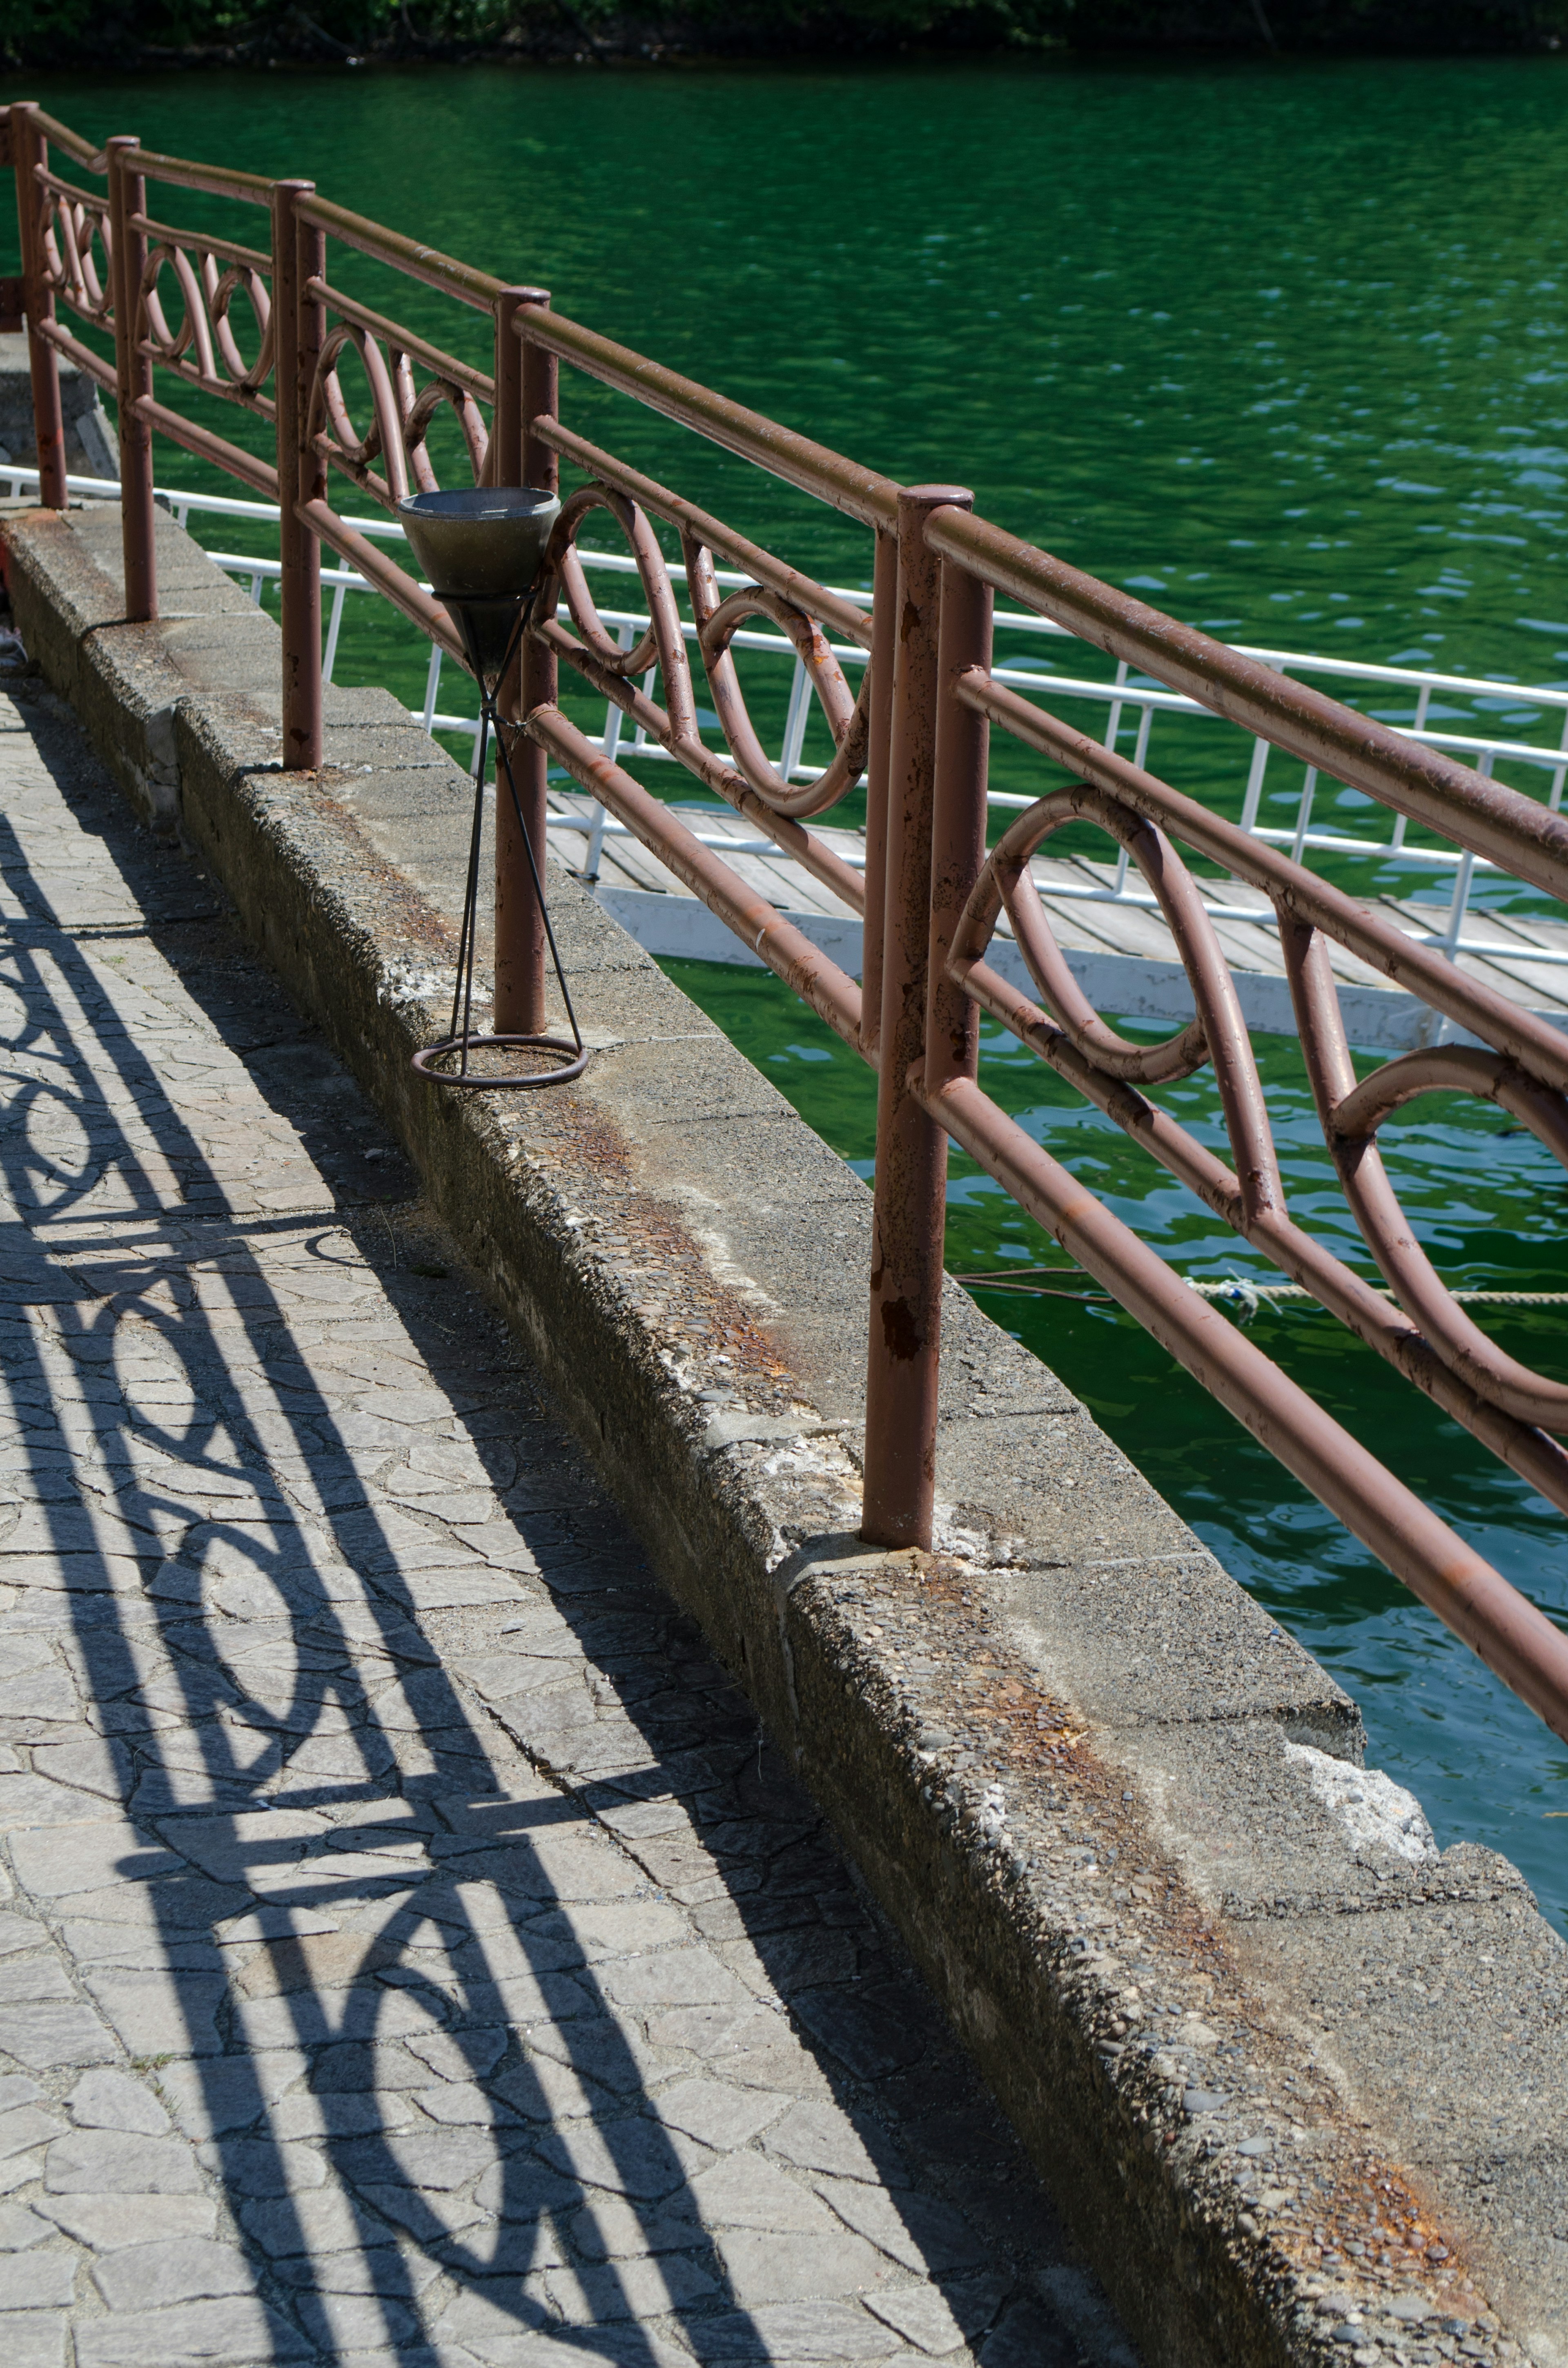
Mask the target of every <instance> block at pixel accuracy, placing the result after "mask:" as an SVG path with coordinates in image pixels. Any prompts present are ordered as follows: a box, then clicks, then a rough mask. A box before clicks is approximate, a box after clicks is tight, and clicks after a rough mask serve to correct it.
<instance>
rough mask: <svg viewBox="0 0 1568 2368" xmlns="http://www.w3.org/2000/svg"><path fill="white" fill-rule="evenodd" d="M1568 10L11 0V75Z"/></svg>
mask: <svg viewBox="0 0 1568 2368" xmlns="http://www.w3.org/2000/svg"><path fill="white" fill-rule="evenodd" d="M1565 23H1568V0H674V5H672V6H661V5H660V0H0V52H3V53H4V55H5V56H6V59H7V60H8V61H9V62H10V63H12V64H13V65H19V64H28V65H40V66H42V65H67V64H91V65H94V66H97V67H99V68H102V67H104V66H110V67H112V66H115V65H122V66H127V67H134V66H152V65H158V64H165V63H171V62H175V61H182V62H188V63H192V64H196V63H202V62H204V61H210V62H212V63H217V62H220V61H223V62H232V63H257V64H260V63H267V62H271V61H279V62H288V61H290V60H293V61H298V62H300V63H317V64H321V63H327V62H329V61H332V60H337V61H340V62H347V60H348V59H350V58H353V59H355V60H370V59H384V60H387V61H389V62H395V61H397V60H400V59H402V60H415V59H420V58H423V59H439V58H460V57H474V56H483V55H492V56H496V55H498V56H506V55H511V56H517V57H540V58H552V57H553V58H579V57H585V58H605V59H608V58H614V57H634V56H643V57H647V56H653V57H659V56H677V55H687V56H690V55H701V54H704V53H706V54H710V55H719V56H737V55H752V56H767V55H775V56H783V55H788V54H791V53H797V54H804V53H811V52H815V53H818V54H822V53H834V52H837V53H839V54H856V53H859V54H864V55H871V54H876V53H879V52H881V53H887V52H896V51H901V50H910V49H930V48H937V49H966V50H971V51H972V50H994V49H1001V48H1018V47H1027V48H1068V49H1072V50H1075V51H1083V52H1090V53H1093V52H1095V51H1106V52H1109V51H1131V52H1136V51H1159V50H1165V51H1187V52H1194V51H1196V52H1203V51H1220V50H1232V51H1238V50H1240V51H1244V50H1252V51H1257V50H1261V49H1263V48H1265V47H1268V48H1276V47H1277V48H1278V49H1279V50H1281V51H1291V52H1301V51H1354V50H1381V51H1401V50H1403V51H1423V50H1425V51H1441V50H1449V51H1452V50H1505V49H1530V48H1539V47H1542V46H1545V45H1548V44H1550V45H1552V46H1555V42H1556V38H1557V35H1558V33H1559V31H1560V30H1561V29H1562V28H1563V26H1564V24H1565Z"/></svg>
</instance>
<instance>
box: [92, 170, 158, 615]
mask: <svg viewBox="0 0 1568 2368" xmlns="http://www.w3.org/2000/svg"><path fill="white" fill-rule="evenodd" d="M139 145H140V142H138V141H137V140H136V139H135V138H133V137H131V136H128V135H125V134H120V135H118V136H117V137H116V138H114V139H113V140H109V141H107V142H105V146H106V148H107V149H108V202H109V236H110V238H111V240H112V242H113V245H114V360H115V401H116V408H117V409H118V411H119V517H120V532H121V536H122V539H123V542H124V548H125V613H126V616H127V618H128V619H129V620H131V622H133V623H134V622H135V621H137V620H140V619H143V618H147V617H155V616H156V615H157V613H158V571H157V562H156V559H155V557H154V555H153V431H152V429H151V427H149V426H148V424H147V422H146V421H145V420H144V419H142V418H140V417H139V416H138V415H137V412H136V408H135V406H136V404H137V402H138V400H139V398H140V397H141V396H142V395H144V394H149V393H151V392H152V385H153V366H152V364H151V363H150V362H149V361H148V360H147V359H146V358H145V356H144V355H142V354H140V353H138V351H137V349H136V346H137V339H136V314H137V311H138V308H139V306H140V303H141V298H142V273H143V272H144V271H145V269H146V268H147V239H146V233H144V232H142V231H136V230H132V229H131V217H132V216H133V215H135V214H140V213H142V212H144V211H146V198H147V184H146V181H145V179H144V178H143V177H142V175H141V174H140V173H138V172H137V171H135V170H134V168H133V166H132V165H131V158H132V156H133V155H134V154H135V152H136V149H137V148H138V146H139Z"/></svg>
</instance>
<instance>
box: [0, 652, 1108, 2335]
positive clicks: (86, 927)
mask: <svg viewBox="0 0 1568 2368" xmlns="http://www.w3.org/2000/svg"><path fill="white" fill-rule="evenodd" d="M0 805H3V809H4V812H3V816H0V920H4V922H5V923H6V951H5V955H4V960H3V965H0V1007H3V1020H4V1051H3V1053H0V1098H3V1102H4V1121H3V1142H4V1167H3V1178H0V1192H3V1198H0V1355H3V1360H4V1365H3V1370H4V1373H5V1377H6V1394H5V1397H4V1401H3V1403H0V1834H3V1837H4V1843H5V1853H6V1855H5V1866H4V1871H3V1872H0V1886H3V1892H4V1896H3V1898H0V2254H3V2255H4V2260H3V2261H0V2342H3V2343H4V2345H5V2348H6V2357H7V2361H8V2362H9V2363H12V2368H32V2363H35V2362H36V2363H38V2368H56V2363H60V2368H63V2363H65V2362H69V2361H71V2360H74V2362H76V2368H142V2363H147V2368H180V2364H181V2363H185V2362H202V2363H204V2368H244V2363H248V2362H260V2361H268V2362H309V2361H312V2360H334V2361H345V2362H354V2363H358V2364H359V2368H371V2363H379V2362H383V2361H384V2362H392V2361H396V2362H401V2363H406V2368H423V2363H426V2362H429V2363H432V2368H434V2363H441V2368H448V2363H450V2368H473V2363H480V2362H483V2363H486V2364H487V2368H492V2364H493V2368H534V2363H536V2362H540V2363H542V2362H546V2361H548V2362H550V2363H551V2368H555V2363H556V2362H561V2361H562V2360H565V2359H568V2358H570V2359H575V2360H579V2361H588V2362H595V2361H604V2362H616V2363H618V2368H619V2363H623V2362H624V2363H626V2368H689V2363H691V2362H702V2363H703V2364H704V2368H728V2363H732V2362H733V2363H736V2368H739V2363H743V2362H744V2363H748V2368H749V2363H754V2362H767V2361H778V2362H791V2363H811V2362H821V2363H827V2362H867V2363H869V2368H893V2363H898V2368H913V2364H914V2363H915V2362H924V2361H931V2360H937V2361H941V2362H950V2363H952V2368H964V2364H965V2363H968V2362H974V2361H978V2362H981V2363H983V2368H1015V2363H1023V2362H1028V2363H1030V2368H1056V2363H1061V2368H1068V2363H1090V2362H1092V2363H1096V2368H1131V2362H1132V2360H1133V2354H1132V2352H1131V2348H1130V2347H1129V2345H1128V2344H1127V2342H1126V2340H1125V2339H1124V2338H1123V2337H1122V2335H1121V2334H1120V2333H1119V2329H1118V2328H1117V2326H1116V2324H1115V2322H1114V2320H1113V2319H1112V2317H1111V2315H1110V2313H1109V2311H1108V2309H1107V2307H1106V2305H1105V2304H1104V2302H1103V2300H1102V2298H1101V2297H1100V2296H1099V2294H1098V2293H1097V2290H1096V2288H1095V2286H1094V2285H1093V2283H1092V2282H1091V2281H1090V2280H1089V2278H1088V2277H1087V2276H1086V2275H1085V2273H1084V2272H1083V2271H1081V2270H1079V2269H1077V2268H1075V2267H1074V2265H1073V2263H1072V2262H1071V2260H1069V2259H1068V2257H1067V2254H1066V2251H1065V2248H1064V2246H1063V2242H1062V2236H1061V2233H1060V2230H1059V2227H1058V2225H1057V2222H1056V2220H1055V2217H1054V2214H1053V2213H1052V2210H1051V2206H1050V2204H1049V2203H1048V2202H1047V2200H1046V2198H1045V2197H1044V2195H1043V2193H1042V2192H1041V2190H1040V2187H1039V2185H1038V2183H1037V2181H1036V2180H1035V2179H1034V2177H1033V2175H1032V2173H1031V2172H1030V2170H1029V2169H1028V2166H1027V2165H1026V2163H1025V2162H1024V2160H1023V2158H1022V2157H1021V2154H1020V2152H1019V2150H1018V2147H1017V2141H1016V2140H1015V2139H1014V2138H1013V2136H1012V2135H1011V2133H1010V2131H1009V2130H1008V2128H1007V2126H1006V2123H1005V2122H1003V2120H1002V2119H1001V2117H1000V2115H999V2114H998V2113H997V2112H996V2110H995V2108H994V2106H993V2105H992V2103H991V2102H990V2101H989V2100H988V2099H987V2098H986V2097H985V2095H984V2093H983V2091H982V2090H981V2089H980V2088H979V2086H978V2084H977V2082H976V2080H975V2078H974V2077H973V2075H972V2073H971V2071H970V2069H969V2068H968V2066H967V2065H966V2064H965V2062H964V2061H963V2059H962V2058H961V2056H960V2055H959V2053H958V2052H957V2050H956V2048H955V2046H954V2044H953V2043H952V2041H951V2039H950V2038H949V2035H948V2033H947V2032H946V2029H945V2026H944V2025H943V2023H942V2021H941V2019H940V2017H939V2016H938V2014H937V2011H936V2009H935V2008H934V2007H933V2005H932V2003H931V2001H930V1999H929V1998H928V1996H927V1995H926V1992H925V1991H924V1990H923V1988H922V1987H921V1986H920V1985H919V1983H918V1982H917V1980H916V1979H915V1976H914V1975H913V1974H912V1972H911V1970H910V1968H909V1966H908V1964H907V1962H906V1961H905V1959H904V1958H903V1953H902V1951H901V1949H900V1948H899V1946H898V1944H897V1943H896V1941H894V1940H893V1939H892V1937H891V1935H890V1933H889V1930H887V1928H886V1927H885V1926H884V1925H883V1924H882V1923H881V1920H880V1919H879V1918H877V1916H876V1915H875V1914H874V1913H873V1912H872V1911H871V1909H870V1908H869V1907H868V1905H867V1902H866V1899H865V1896H864V1895H863V1893H862V1891H861V1890H860V1889H859V1888H858V1886H857V1885H856V1884H855V1883H853V1882H852V1881H851V1880H850V1878H849V1876H848V1874H847V1873H846V1868H845V1866H844V1863H843V1861H841V1860H840V1858H839V1857H838V1855H837V1854H836V1852H835V1849H834V1847H833V1845H832V1843H831V1841H830V1839H828V1837H827V1836H826V1834H825V1833H824V1828H823V1825H822V1822H821V1819H820V1817H819V1816H818V1814H817V1813H816V1812H815V1810H814V1809H813V1808H812V1804H811V1803H810V1802H809V1801H808V1800H807V1799H806V1798H805V1796H804V1795H803V1794H802V1793H801V1792H800V1790H799V1789H798V1788H797V1786H796V1785H795V1783H794V1782H793V1781H792V1779H791V1777H790V1774H789V1772H788V1770H786V1769H785V1767H784V1766H783V1764H782V1763H781V1762H780V1760H779V1759H778V1757H777V1755H776V1754H775V1752H774V1751H773V1749H772V1748H771V1747H770V1746H768V1745H767V1743H765V1742H764V1741H763V1739H762V1738H761V1736H760V1735H759V1731H758V1728H757V1725H756V1717H755V1714H754V1713H753V1712H752V1711H751V1709H750V1707H749V1706H748V1704H747V1702H745V1700H744V1696H743V1695H742V1694H741V1693H740V1692H739V1691H737V1690H736V1689H735V1687H734V1686H733V1684H732V1683H731V1682H730V1681H729V1680H728V1679H727V1678H726V1677H725V1676H724V1674H723V1673H722V1671H721V1670H720V1669H719V1668H717V1667H716V1665H715V1664H714V1663H713V1661H712V1660H711V1658H710V1655H709V1653H708V1651H707V1649H706V1647H705V1646H704V1645H703V1643H702V1641H701V1639H700V1637H699V1634H698V1633H697V1632H696V1630H695V1629H694V1628H693V1627H692V1625H691V1624H690V1622H688V1621H687V1620H686V1619H685V1618H683V1617H682V1616H681V1615H680V1614H679V1613H678V1612H677V1611H676V1610H675V1608H674V1607H673V1605H672V1604H671V1603H670V1602H669V1600H667V1599H666V1598H665V1596H664V1595H663V1594H662V1593H661V1592H660V1590H659V1589H658V1588H657V1587H656V1585H655V1584H654V1582H653V1578H652V1577H651V1575H650V1573H649V1570H648V1568H647V1565H646V1563H645V1561H644V1558H643V1555H642V1552H641V1550H640V1548H639V1546H638V1544H637V1543H636V1541H635V1540H634V1539H633V1538H632V1537H631V1535H630V1534H629V1533H628V1532H627V1531H626V1530H625V1529H624V1528H623V1527H622V1526H621V1524H620V1522H619V1519H618V1517H617V1516H616V1514H615V1512H614V1510H613V1508H610V1507H609V1506H608V1504H607V1503H606V1502H605V1500H604V1499H603V1498H602V1497H601V1496H600V1495H599V1493H598V1491H597V1487H596V1485H595V1483H594V1481H593V1479H592V1477H591V1475H590V1474H589V1472H588V1471H587V1469H586V1468H585V1464H584V1463H583V1461H582V1458H581V1456H580V1454H579V1452H578V1451H577V1450H576V1449H575V1447H574V1445H572V1444H571V1443H570V1442H569V1440H567V1439H566V1438H565V1437H564V1436H563V1434H562V1429H561V1428H560V1427H559V1425H558V1423H557V1422H556V1421H555V1420H554V1419H553V1417H552V1415H551V1408H550V1406H549V1405H548V1404H547V1403H546V1401H545V1399H544V1396H543V1394H542V1391H541V1389H540V1384H539V1382H538V1380H537V1377H536V1376H534V1375H533V1374H532V1373H531V1372H529V1371H528V1370H527V1369H526V1368H525V1367H524V1366H523V1365H522V1364H521V1363H520V1361H519V1359H518V1356H517V1350H516V1349H515V1347H514V1346H513V1345H512V1343H511V1341H510V1339H509V1338H508V1336H507V1335H506V1332H505V1331H504V1330H503V1328H502V1326H500V1324H499V1323H498V1322H497V1321H496V1319H495V1318H494V1316H492V1315H490V1313H489V1312H488V1311H487V1310H486V1309H485V1307H484V1306H483V1304H482V1303H481V1302H480V1301H479V1300H478V1299H477V1298H476V1297H475V1295H474V1294H473V1292H472V1290H471V1288H470V1286H469V1283H468V1281H467V1280H466V1278H465V1276H464V1273H463V1270H462V1269H461V1265H460V1260H459V1258H458V1256H457V1254H456V1252H455V1251H454V1250H453V1248H452V1247H451V1244H450V1242H449V1239H448V1238H447V1237H446V1236H445V1235H443V1234H442V1233H441V1232H440V1231H439V1229H438V1228H437V1227H436V1226H435V1225H434V1224H432V1223H431V1222H430V1220H429V1219H428V1217H427V1216H426V1213H425V1212H423V1211H422V1209H421V1208H420V1206H419V1204H418V1203H417V1202H416V1201H415V1197H414V1186H413V1178H412V1175H411V1171H410V1170H409V1168H408V1167H407V1164H406V1162H405V1160H404V1158H403V1154H402V1153H401V1151H400V1150H399V1149H398V1148H397V1146H396V1145H395V1144H394V1143H393V1142H392V1140H391V1138H390V1137H389V1136H388V1135H387V1133H385V1131H384V1129H383V1127H382V1125H381V1122H380V1121H379V1120H378V1119H377V1118H376V1117H375V1115H374V1113H373V1112H372V1110H370V1109H369V1106H368V1105H367V1104H366V1103H365V1102H364V1101H363V1100H362V1099H361V1098H360V1096H359V1094H358V1090H357V1089H356V1088H355V1087H353V1085H352V1084H351V1083H350V1081H349V1080H348V1079H347V1077H346V1076H344V1074H343V1073H342V1071H341V1070H339V1069H338V1068H337V1066H336V1064H335V1062H333V1061H332V1060H331V1058H330V1057H329V1056H328V1055H327V1054H326V1053H324V1049H323V1047H322V1046H321V1044H320V1042H319V1041H316V1040H313V1039H312V1037H311V1036H310V1034H309V1032H308V1031H307V1030H305V1029H304V1028H303V1027H302V1026H301V1023H300V1021H299V1020H298V1019H297V1018H296V1017H295V1015H294V1014H293V1012H292V1011H291V1010H290V1008H289V1007H288V1005H287V1004H286V1003H285V1001H284V999H283V998H282V996H281V995H280V993H279V992H278V989H277V988H276V986H275V985H273V983H272V982H271V980H270V979H269V978H268V977H267V974H266V973H264V972H263V971H262V970H261V969H260V967H259V965H258V964H257V963H256V962H255V960H254V958H252V957H251V956H250V955H249V954H247V953H246V952H245V951H244V948H243V945H242V943H241V941H240V939H239V938H238V936H237V933H236V932H235V931H234V930H233V927H232V925H231V923H230V921H229V919H228V916H227V915H226V912H225V910H224V908H223V905H222V900H221V898H220V897H219V895H218V894H217V893H216V892H215V891H214V889H213V888H212V886H211V883H210V882H207V881H205V880H203V879H202V878H201V877H200V876H199V873H198V871H196V870H195V869H193V868H192V867H191V866H190V865H189V864H188V863H187V862H186V861H185V860H183V859H181V858H180V857H179V856H177V855H176V854H174V853H172V852H171V851H169V850H167V849H166V848H160V847H158V846H157V845H155V844H154V842H153V841H152V840H151V839H150V838H149V837H146V836H145V835H143V834H142V832H141V831H139V830H138V829H136V828H135V827H134V826H133V825H132V823H131V818H130V817H129V815H128V814H126V812H125V810H124V809H123V807H122V806H120V804H119V802H118V800H117V799H116V798H115V797H114V796H113V794H112V792H110V791H108V789H107V787H106V785H105V784H104V783H103V782H102V780H100V779H99V777H98V776H97V772H96V769H95V768H94V767H93V765H92V763H91V761H90V759H88V758H87V757H86V756H85V750H84V749H83V747H82V746H81V744H80V743H79V742H78V741H77V740H76V738H75V736H74V730H73V728H72V727H70V726H69V725H68V724H67V723H64V722H63V721H62V719H61V717H60V716H59V715H58V714H57V713H55V712H53V711H52V710H51V708H50V706H49V704H48V702H47V700H40V699H39V698H38V696H37V695H36V694H35V695H34V696H33V697H32V698H31V699H29V700H28V704H27V706H26V707H25V708H23V707H18V705H17V703H15V702H14V701H13V700H8V699H0Z"/></svg>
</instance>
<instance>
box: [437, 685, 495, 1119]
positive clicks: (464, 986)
mask: <svg viewBox="0 0 1568 2368" xmlns="http://www.w3.org/2000/svg"><path fill="white" fill-rule="evenodd" d="M489 738H490V702H489V700H486V699H485V698H484V697H483V694H482V695H481V699H480V708H479V769H478V772H477V773H476V775H475V777H474V784H473V828H472V832H471V833H470V834H469V842H468V882H467V884H466V886H465V887H464V890H463V917H462V930H461V933H460V937H459V939H458V975H457V983H456V985H454V987H453V989H452V1025H451V1029H450V1031H449V1032H450V1033H451V1034H452V1035H453V1036H456V1035H457V1033H458V1013H459V1011H461V1013H462V1023H463V1024H462V1039H461V1041H462V1050H461V1052H460V1054H459V1055H458V1063H459V1065H458V1075H459V1076H460V1077H466V1076H467V1075H468V1038H469V1029H470V1027H471V1025H472V1012H473V961H474V947H475V942H476V940H477V939H478V936H479V850H480V842H481V839H482V838H483V832H484V759H485V756H486V753H487V747H486V744H487V743H488V741H489ZM497 742H499V735H497Z"/></svg>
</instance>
